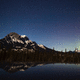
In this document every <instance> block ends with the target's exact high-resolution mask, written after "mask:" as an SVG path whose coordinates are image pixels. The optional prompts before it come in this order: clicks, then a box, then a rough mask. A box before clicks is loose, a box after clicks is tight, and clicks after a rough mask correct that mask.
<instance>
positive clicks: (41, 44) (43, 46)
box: [38, 44, 46, 49]
mask: <svg viewBox="0 0 80 80" xmlns="http://www.w3.org/2000/svg"><path fill="white" fill-rule="evenodd" d="M38 46H39V47H41V48H43V49H46V48H45V47H44V46H43V45H42V44H40V45H39V44H38Z"/></svg>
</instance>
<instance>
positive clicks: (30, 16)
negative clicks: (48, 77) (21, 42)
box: [0, 0, 80, 51]
mask: <svg viewBox="0 0 80 80" xmlns="http://www.w3.org/2000/svg"><path fill="white" fill-rule="evenodd" d="M10 32H16V33H18V34H20V35H26V36H27V37H28V38H29V39H30V40H32V41H35V42H36V43H38V44H43V45H45V46H46V47H48V48H51V49H53V47H54V49H55V50H58V51H65V48H66V49H67V51H69V50H71V51H73V50H75V48H78V49H79V50H80V0H0V39H1V38H4V37H5V36H6V35H7V34H9V33H10Z"/></svg>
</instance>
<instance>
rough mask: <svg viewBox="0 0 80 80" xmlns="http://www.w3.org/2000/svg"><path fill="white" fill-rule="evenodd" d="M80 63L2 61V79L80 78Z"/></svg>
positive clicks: (49, 79)
mask: <svg viewBox="0 0 80 80" xmlns="http://www.w3.org/2000/svg"><path fill="white" fill-rule="evenodd" d="M79 75H80V64H73V63H72V64H70V63H35V62H13V63H3V64H1V63H0V80H80V77H79Z"/></svg>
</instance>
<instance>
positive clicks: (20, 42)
mask: <svg viewBox="0 0 80 80" xmlns="http://www.w3.org/2000/svg"><path fill="white" fill-rule="evenodd" d="M0 45H1V46H0V47H1V49H2V48H5V47H6V49H10V48H11V47H12V49H13V50H16V49H20V50H22V51H23V49H28V50H30V51H32V52H34V51H35V50H39V51H45V50H46V51H49V50H51V49H49V48H47V47H46V46H44V45H42V44H41V45H39V44H37V43H36V42H34V41H31V40H29V38H28V37H27V36H26V35H19V34H17V33H15V32H11V33H9V34H7V35H6V36H5V37H4V38H3V39H0Z"/></svg>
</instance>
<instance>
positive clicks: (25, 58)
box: [0, 48, 80, 63]
mask: <svg viewBox="0 0 80 80" xmlns="http://www.w3.org/2000/svg"><path fill="white" fill-rule="evenodd" d="M2 61H5V62H52V63H80V54H79V53H77V52H74V53H73V52H70V51H69V52H55V50H52V51H51V52H46V50H45V51H44V52H41V51H39V50H35V52H30V51H28V50H24V51H19V50H18V51H14V50H12V49H11V48H10V49H8V50H6V48H5V49H2V50H0V62H2Z"/></svg>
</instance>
